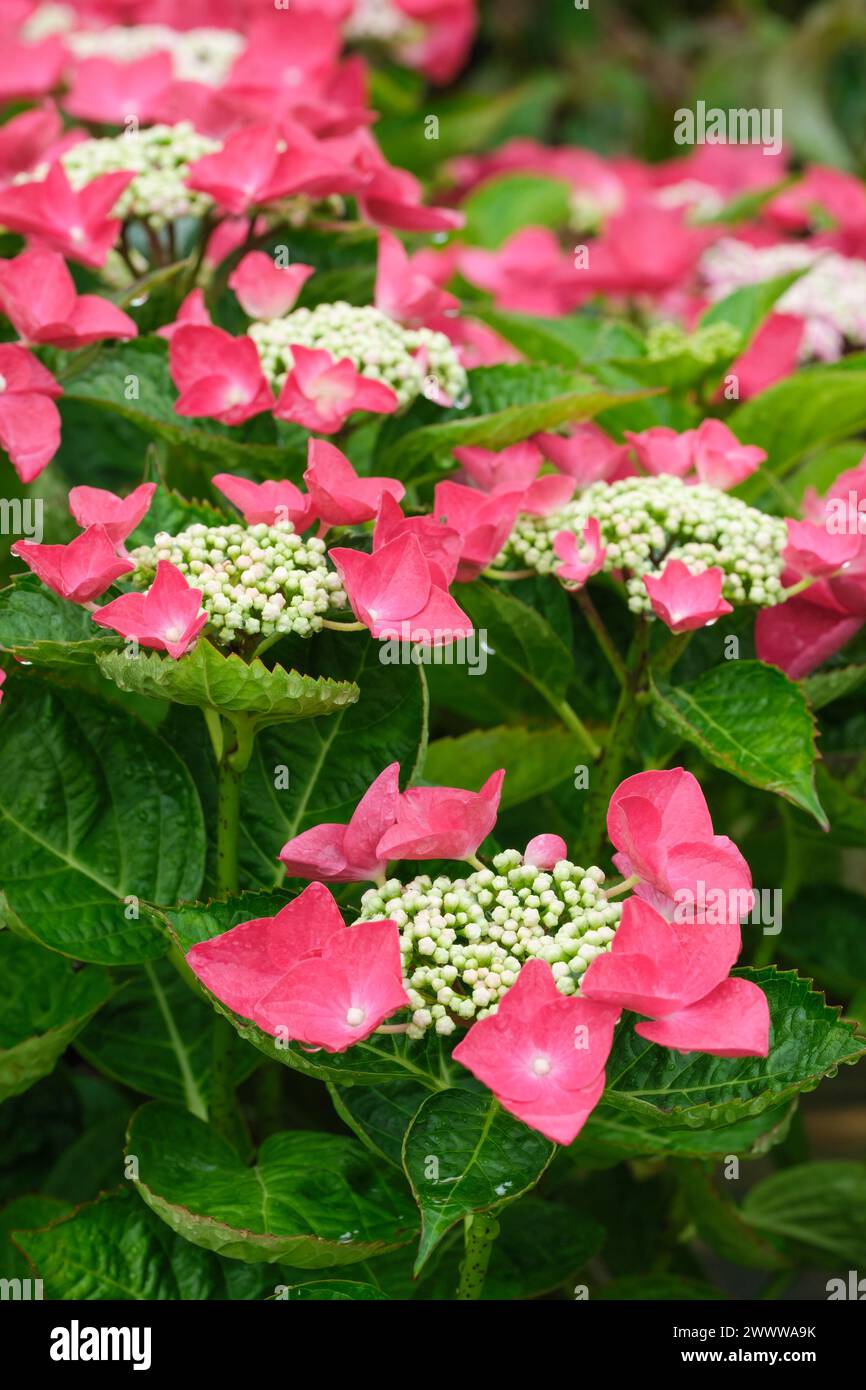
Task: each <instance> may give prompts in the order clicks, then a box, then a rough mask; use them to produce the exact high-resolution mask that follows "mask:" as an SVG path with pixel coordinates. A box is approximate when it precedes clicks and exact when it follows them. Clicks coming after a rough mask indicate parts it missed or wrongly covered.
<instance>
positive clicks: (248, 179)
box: [186, 121, 364, 213]
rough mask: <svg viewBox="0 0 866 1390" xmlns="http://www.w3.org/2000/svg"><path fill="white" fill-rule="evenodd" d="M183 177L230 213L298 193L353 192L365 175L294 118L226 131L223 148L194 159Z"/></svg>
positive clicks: (191, 186) (325, 194)
mask: <svg viewBox="0 0 866 1390" xmlns="http://www.w3.org/2000/svg"><path fill="white" fill-rule="evenodd" d="M186 181H187V183H188V184H189V187H190V188H195V189H198V190H199V191H200V192H202V193H209V194H210V196H211V197H212V198H213V199H214V200H215V202H217V203H218V204H219V205H220V206H221V207H224V208H226V209H227V211H228V212H233V213H244V212H247V211H248V210H249V209H250V208H252V207H259V206H264V205H265V204H267V203H270V202H274V201H276V200H277V199H279V198H288V197H291V196H294V195H296V194H300V193H305V194H308V195H310V196H311V197H319V198H322V197H327V196H328V195H329V194H332V193H355V192H356V191H357V190H358V189H359V188H360V187H361V185H362V183H363V181H364V180H363V177H362V176H361V175H360V174H359V173H357V171H355V170H353V169H352V167H351V165H350V164H349V163H347V162H345V161H343V160H341V159H340V158H339V156H338V155H337V154H336V153H335V152H334V150H333V146H329V145H328V144H327V142H325V141H321V140H317V139H316V138H315V136H313V135H311V134H310V132H309V131H307V130H304V128H303V127H302V126H300V125H298V124H297V123H295V122H287V121H283V122H282V123H281V124H279V125H278V124H275V123H273V122H271V121H263V122H260V123H257V124H254V125H249V126H246V127H244V129H242V130H239V131H237V132H236V133H235V134H234V135H230V136H229V138H228V140H226V142H225V144H224V145H223V147H222V149H221V150H217V151H216V152H215V153H214V154H206V155H203V156H202V158H201V159H197V160H196V161H195V163H194V164H192V165H191V166H190V170H189V174H188V175H187V180H186Z"/></svg>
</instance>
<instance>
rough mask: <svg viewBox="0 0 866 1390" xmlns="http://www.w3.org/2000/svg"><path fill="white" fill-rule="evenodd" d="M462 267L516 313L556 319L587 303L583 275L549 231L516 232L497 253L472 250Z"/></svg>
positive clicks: (496, 300)
mask: <svg viewBox="0 0 866 1390" xmlns="http://www.w3.org/2000/svg"><path fill="white" fill-rule="evenodd" d="M459 266H460V272H461V274H462V275H463V276H464V277H465V278H466V279H467V280H468V281H469V282H470V284H472V285H477V286H478V288H479V289H482V290H487V291H488V293H489V294H492V295H493V299H494V303H495V304H496V306H497V308H499V309H510V310H513V311H514V312H515V313H522V314H543V315H545V316H548V317H557V316H558V315H560V314H565V313H568V312H569V310H571V309H573V308H574V307H575V306H576V305H577V304H578V303H579V302H580V300H581V298H584V297H585V290H584V285H583V283H582V281H581V278H580V274H579V273H578V271H577V270H575V267H574V264H573V262H572V261H571V260H570V259H569V257H568V256H567V255H565V253H564V252H563V250H562V248H561V247H560V245H559V242H558V241H557V239H556V237H555V236H554V234H553V232H550V231H548V230H547V229H546V228H545V227H526V228H524V229H523V230H522V231H519V232H515V234H514V236H512V237H509V239H508V240H507V241H506V242H504V243H503V245H502V246H501V247H500V248H499V250H498V251H483V250H481V249H479V248H477V247H467V248H466V250H464V251H462V252H461V253H460V260H459Z"/></svg>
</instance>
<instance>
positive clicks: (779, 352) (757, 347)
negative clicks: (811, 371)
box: [728, 314, 806, 401]
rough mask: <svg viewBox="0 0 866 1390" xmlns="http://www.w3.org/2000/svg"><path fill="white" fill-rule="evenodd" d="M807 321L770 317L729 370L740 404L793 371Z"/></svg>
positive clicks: (787, 316) (784, 315)
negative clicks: (734, 380)
mask: <svg viewBox="0 0 866 1390" xmlns="http://www.w3.org/2000/svg"><path fill="white" fill-rule="evenodd" d="M805 331H806V320H805V319H802V318H798V317H797V315H795V314H770V315H769V317H768V318H766V319H764V322H763V323H762V324H761V326H760V328H759V329H758V331H757V333H756V334H755V336H754V338H753V339H752V341H751V343H750V344H749V346H748V347H747V348H746V350H745V352H744V353H741V355H740V356H739V357H738V358H737V359H736V361H734V362H733V363H732V364H731V366H730V368H729V369H728V371H729V374H730V376H732V377H735V378H736V380H737V386H738V390H739V399H740V400H741V401H747V400H750V399H751V397H752V396H757V395H759V393H760V392H761V391H766V390H767V388H768V387H769V386H774V385H775V383H776V382H777V381H782V380H783V379H784V378H785V377H786V376H790V375H791V373H792V372H794V371H796V369H797V365H798V362H799V360H800V347H801V344H802V342H803V334H804V333H805Z"/></svg>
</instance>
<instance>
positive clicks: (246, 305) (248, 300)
mask: <svg viewBox="0 0 866 1390" xmlns="http://www.w3.org/2000/svg"><path fill="white" fill-rule="evenodd" d="M314 272H315V266H312V265H302V264H301V263H300V262H298V263H297V264H296V265H287V266H279V265H277V264H276V262H275V261H274V258H273V256H268V255H266V254H265V252H264V251H250V252H248V254H247V255H246V256H244V257H243V259H242V260H241V261H239V262H238V264H237V265H236V266H235V268H234V270H233V271H232V273H231V275H230V276H229V288H230V289H233V290H234V292H235V294H236V295H237V297H238V300H239V302H240V306H241V308H242V309H243V311H244V313H245V314H249V316H250V318H251V319H279V318H282V316H283V314H287V313H288V311H289V310H290V309H291V308H292V306H293V305H294V303H295V300H296V299H297V297H298V295H299V294H300V292H301V287H302V286H303V284H304V282H305V281H306V280H309V278H310V276H311V275H312V274H314Z"/></svg>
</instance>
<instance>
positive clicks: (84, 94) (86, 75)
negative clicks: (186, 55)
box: [61, 53, 172, 125]
mask: <svg viewBox="0 0 866 1390" xmlns="http://www.w3.org/2000/svg"><path fill="white" fill-rule="evenodd" d="M171 80H172V70H171V58H170V57H169V55H168V54H167V53H148V54H146V55H145V56H144V57H143V58H136V59H135V60H134V61H133V62H129V63H118V62H116V61H115V60H114V59H113V58H82V59H81V60H80V61H79V62H78V63H77V64H76V67H75V76H74V78H73V82H72V89H71V91H70V92H68V93H67V95H66V96H65V97H63V98H62V102H61V105H62V106H63V109H64V111H66V112H67V114H68V115H70V116H74V117H75V118H76V119H77V120H80V121H94V122H97V123H99V124H102V125H123V123H124V121H126V119H127V118H128V116H129V114H130V112H134V113H135V115H136V117H137V118H138V120H139V121H141V122H149V121H153V120H156V119H158V117H159V115H160V112H161V108H162V106H163V104H164V102H165V99H166V96H167V93H168V88H169V86H170V85H171Z"/></svg>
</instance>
